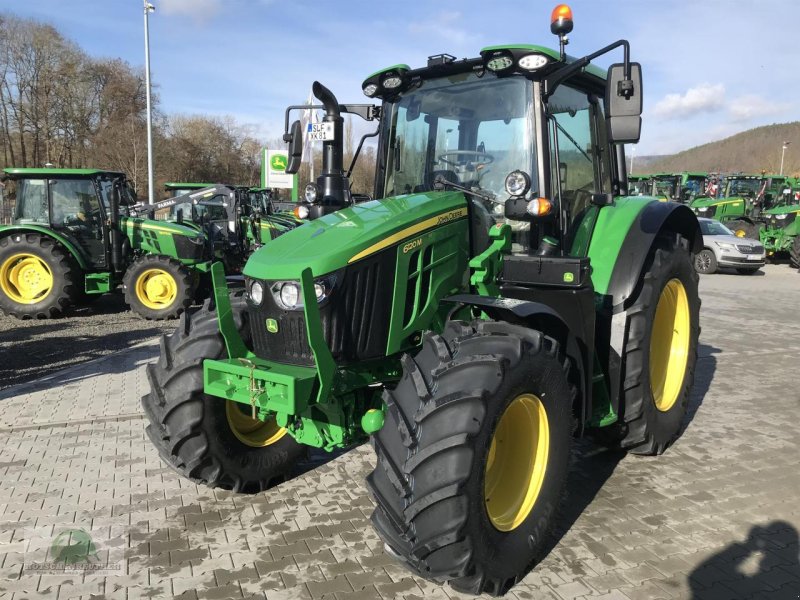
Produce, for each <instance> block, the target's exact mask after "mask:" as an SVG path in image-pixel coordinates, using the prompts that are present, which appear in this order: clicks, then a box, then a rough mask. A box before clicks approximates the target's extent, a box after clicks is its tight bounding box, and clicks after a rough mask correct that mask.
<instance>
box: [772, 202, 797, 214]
mask: <svg viewBox="0 0 800 600" xmlns="http://www.w3.org/2000/svg"><path fill="white" fill-rule="evenodd" d="M793 212H800V204H789V205H788V206H776V207H775V208H770V209H769V210H765V211H764V214H765V215H784V214H788V213H793Z"/></svg>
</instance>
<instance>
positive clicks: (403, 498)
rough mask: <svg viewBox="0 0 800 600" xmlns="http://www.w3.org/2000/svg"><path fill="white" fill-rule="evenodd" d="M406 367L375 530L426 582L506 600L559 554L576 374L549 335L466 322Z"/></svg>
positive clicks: (428, 338) (377, 479) (390, 417)
mask: <svg viewBox="0 0 800 600" xmlns="http://www.w3.org/2000/svg"><path fill="white" fill-rule="evenodd" d="M402 362H403V377H402V379H401V380H400V381H399V383H398V384H397V387H396V388H395V389H393V390H387V391H386V392H385V393H384V401H385V402H386V405H387V411H386V422H385V424H384V426H383V428H382V429H381V430H380V431H379V432H378V433H377V434H376V435H375V436H374V437H373V444H374V447H375V452H376V454H377V457H378V460H377V466H376V468H375V470H374V471H373V472H372V474H371V475H370V476H369V477H368V479H367V483H368V485H369V487H370V489H371V491H372V493H373V494H374V496H375V499H376V501H377V508H376V509H375V511H374V512H373V514H372V522H373V524H374V525H375V528H376V529H377V531H378V534H379V535H380V536H381V538H382V539H383V541H384V542H385V543H386V545H387V547H388V549H389V551H390V552H392V553H393V554H395V555H396V556H398V557H399V558H400V559H401V560H402V561H403V562H404V563H405V564H406V565H407V566H408V567H409V568H410V569H411V570H412V571H413V572H414V573H416V574H417V575H419V576H421V577H424V578H427V579H431V580H434V581H449V582H450V584H451V586H452V587H453V588H455V589H456V590H459V591H463V592H467V593H470V594H480V593H483V592H486V593H489V594H492V595H502V594H504V593H506V592H507V591H508V590H509V589H510V588H511V587H512V586H513V585H514V584H515V583H516V582H517V581H519V580H520V579H521V578H522V577H524V575H525V574H526V573H527V572H528V571H529V570H530V569H531V568H532V567H533V566H534V565H535V564H536V563H537V562H538V561H539V560H540V559H541V558H542V555H543V554H544V552H546V551H547V549H548V548H549V546H548V542H549V541H550V536H551V530H552V527H553V524H554V521H555V516H556V513H557V508H558V506H559V504H560V500H561V496H562V494H563V492H564V486H565V483H566V477H567V471H568V468H569V460H570V445H571V442H572V405H573V399H574V394H575V388H574V387H572V386H570V384H569V382H568V372H567V371H568V364H569V363H568V362H567V361H562V360H561V359H560V357H559V347H558V344H557V342H556V341H555V340H553V339H551V338H548V337H546V336H544V335H543V334H542V333H540V332H538V331H534V330H531V329H527V328H524V327H519V326H514V325H509V324H505V323H497V322H480V323H473V324H471V325H467V324H466V323H463V322H458V321H455V322H451V323H449V324H448V326H447V328H446V330H445V332H444V333H443V334H442V335H434V334H432V333H427V334H425V337H424V341H423V345H422V349H421V350H420V351H419V353H418V354H417V355H416V357H414V358H411V357H410V356H409V355H405V356H404V357H403V359H402ZM509 407H511V408H509ZM509 415H510V416H509ZM504 417H508V419H509V420H506V418H504ZM512 423H513V424H514V425H513V426H512V425H511V424H512ZM520 457H527V458H528V460H527V461H521V462H520V461H519V458H520ZM515 459H516V462H515ZM487 465H488V466H487ZM487 497H488V498H487ZM492 499H494V500H495V502H494V504H491V500H492Z"/></svg>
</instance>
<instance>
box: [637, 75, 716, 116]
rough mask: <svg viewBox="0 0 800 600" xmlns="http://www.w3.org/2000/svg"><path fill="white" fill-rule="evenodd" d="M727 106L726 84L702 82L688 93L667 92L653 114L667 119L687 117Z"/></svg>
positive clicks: (687, 91)
mask: <svg viewBox="0 0 800 600" xmlns="http://www.w3.org/2000/svg"><path fill="white" fill-rule="evenodd" d="M724 106H725V86H724V85H723V84H721V83H717V84H713V85H712V84H710V83H701V84H700V85H697V86H695V87H693V88H689V89H688V90H686V93H685V94H683V95H681V94H667V95H666V96H664V97H663V98H662V99H661V100H659V101H658V103H656V105H655V108H654V109H653V114H654V115H656V116H659V117H663V118H665V119H686V118H689V117H693V116H695V115H698V114H701V113H707V112H713V111H715V110H719V109H721V108H723V107H724Z"/></svg>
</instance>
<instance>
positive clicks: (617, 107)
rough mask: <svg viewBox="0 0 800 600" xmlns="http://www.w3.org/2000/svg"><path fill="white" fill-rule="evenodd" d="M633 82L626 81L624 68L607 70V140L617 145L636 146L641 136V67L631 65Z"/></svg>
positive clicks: (613, 66) (631, 79)
mask: <svg viewBox="0 0 800 600" xmlns="http://www.w3.org/2000/svg"><path fill="white" fill-rule="evenodd" d="M630 67H631V78H630V80H629V81H625V65H623V64H622V63H617V64H613V65H611V66H610V67H609V68H608V78H607V81H606V86H607V87H606V99H605V100H606V102H605V104H606V112H607V116H606V123H607V124H608V137H609V139H610V140H611V141H612V142H613V143H615V144H636V143H638V141H639V137H640V135H641V133H642V67H641V65H640V64H639V63H630Z"/></svg>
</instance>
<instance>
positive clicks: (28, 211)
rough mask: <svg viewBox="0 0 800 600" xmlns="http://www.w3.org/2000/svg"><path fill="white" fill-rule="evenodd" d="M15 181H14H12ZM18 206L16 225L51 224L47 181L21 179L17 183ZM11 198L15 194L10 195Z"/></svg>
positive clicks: (15, 211)
mask: <svg viewBox="0 0 800 600" xmlns="http://www.w3.org/2000/svg"><path fill="white" fill-rule="evenodd" d="M10 181H13V180H10ZM16 186H17V190H16V197H17V198H16V205H15V208H14V223H17V224H26V223H29V224H35V223H41V224H43V225H49V224H50V209H49V207H48V203H47V180H45V179H20V180H18V181H17V182H16ZM8 196H9V198H10V197H12V196H13V194H11V193H9V194H8Z"/></svg>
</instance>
